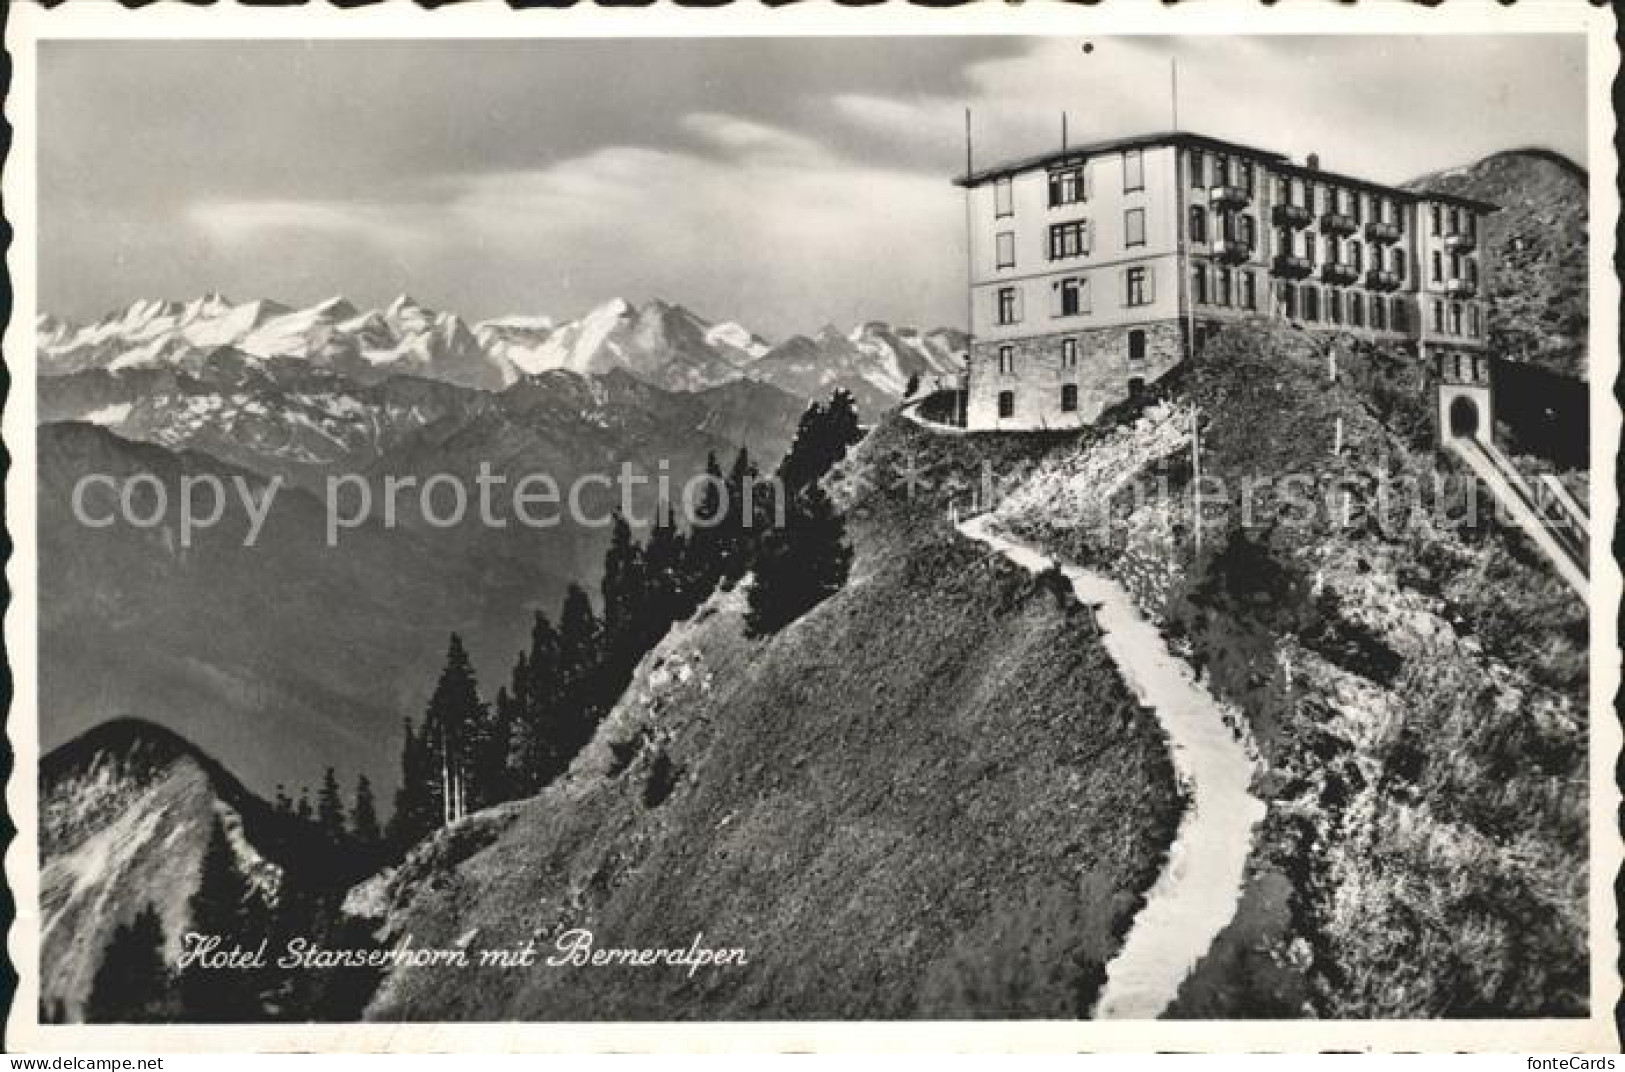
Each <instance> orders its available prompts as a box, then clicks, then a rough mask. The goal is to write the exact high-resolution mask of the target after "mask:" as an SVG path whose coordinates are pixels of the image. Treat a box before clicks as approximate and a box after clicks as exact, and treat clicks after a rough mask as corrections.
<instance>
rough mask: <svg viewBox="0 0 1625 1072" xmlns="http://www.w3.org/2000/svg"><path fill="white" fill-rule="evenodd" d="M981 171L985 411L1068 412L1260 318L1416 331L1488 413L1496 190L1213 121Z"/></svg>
mask: <svg viewBox="0 0 1625 1072" xmlns="http://www.w3.org/2000/svg"><path fill="white" fill-rule="evenodd" d="M956 182H957V184H958V185H961V186H964V187H966V189H967V196H968V199H969V206H968V213H969V222H970V233H969V236H968V240H969V243H970V250H969V256H970V260H971V279H970V287H971V314H972V315H971V332H972V335H973V338H974V342H973V344H972V347H971V355H970V367H969V378H968V379H969V386H968V397H967V401H966V420H967V425H968V426H969V427H971V428H983V429H994V428H1006V429H1034V428H1058V427H1061V428H1064V427H1074V426H1078V425H1082V424H1085V423H1088V422H1090V421H1093V420H1094V419H1095V418H1097V417H1098V416H1099V415H1100V413H1101V411H1102V410H1104V409H1105V408H1107V407H1108V406H1111V405H1112V404H1114V403H1116V402H1118V401H1121V400H1123V399H1125V398H1127V397H1129V396H1130V395H1132V394H1133V393H1134V392H1135V391H1137V390H1138V389H1140V388H1141V387H1143V386H1144V385H1146V384H1149V383H1151V382H1153V381H1155V380H1157V379H1158V378H1159V377H1161V376H1163V375H1164V374H1166V373H1167V372H1168V371H1169V370H1171V369H1172V368H1174V367H1175V366H1176V365H1178V364H1179V363H1180V362H1181V361H1183V360H1185V359H1186V358H1187V357H1188V356H1191V355H1192V354H1193V353H1195V354H1199V353H1200V349H1201V343H1202V340H1203V339H1204V338H1205V337H1206V335H1207V334H1208V333H1209V332H1210V331H1211V330H1213V328H1214V327H1216V326H1217V325H1219V324H1222V323H1225V322H1226V321H1233V320H1239V319H1245V318H1250V317H1259V318H1266V319H1270V320H1277V321H1288V322H1291V323H1293V324H1298V325H1301V326H1302V327H1303V328H1305V329H1309V330H1319V331H1338V332H1349V333H1352V334H1355V335H1359V336H1363V337H1367V338H1370V339H1372V340H1376V341H1382V342H1389V343H1394V344H1399V345H1403V346H1406V347H1408V348H1410V349H1411V350H1413V352H1415V353H1416V355H1417V358H1418V360H1422V361H1429V362H1432V363H1433V364H1434V367H1435V368H1436V370H1437V372H1438V375H1439V380H1440V383H1441V401H1440V405H1441V413H1442V414H1443V413H1447V412H1448V413H1452V414H1454V415H1455V416H1452V417H1451V418H1450V419H1452V420H1457V419H1467V418H1463V417H1460V416H1459V414H1460V412H1461V409H1462V407H1460V406H1457V407H1456V409H1455V410H1451V409H1450V408H1449V407H1450V405H1451V403H1452V401H1453V400H1454V399H1455V398H1456V397H1466V398H1469V399H1470V400H1471V401H1472V402H1473V403H1474V406H1473V407H1472V408H1473V410H1474V412H1473V414H1472V417H1471V419H1473V420H1475V421H1480V422H1482V426H1483V427H1486V428H1487V427H1488V425H1489V422H1490V419H1491V416H1490V410H1489V403H1490V399H1489V386H1488V385H1489V367H1488V359H1487V355H1486V354H1485V352H1484V337H1485V322H1484V320H1485V312H1484V305H1483V303H1482V301H1481V288H1482V280H1483V279H1484V278H1485V271H1484V266H1483V264H1482V254H1481V253H1480V251H1479V244H1478V239H1479V234H1480V229H1481V226H1480V225H1481V223H1482V220H1483V218H1484V216H1485V215H1487V214H1488V213H1491V212H1494V211H1496V208H1495V206H1493V205H1489V204H1486V203H1483V202H1480V201H1473V200H1470V199H1467V198H1461V197H1453V196H1448V195H1444V194H1436V193H1421V192H1417V191H1411V190H1403V189H1399V188H1396V187H1392V186H1385V185H1382V184H1380V183H1375V182H1371V181H1368V180H1365V179H1360V178H1355V177H1353V176H1350V175H1342V174H1337V173H1334V172H1331V171H1327V170H1323V169H1322V168H1321V167H1320V166H1319V161H1318V160H1317V158H1316V157H1314V156H1311V157H1310V158H1309V159H1308V161H1307V162H1306V163H1303V164H1297V163H1294V162H1292V161H1290V160H1288V159H1287V158H1286V157H1285V156H1282V155H1281V154H1279V153H1273V152H1268V151H1266V150H1262V149H1255V148H1251V147H1249V146H1245V145H1238V144H1235V143H1233V142H1226V141H1221V140H1219V139H1217V138H1209V137H1205V136H1202V135H1199V134H1186V133H1162V134H1150V135H1144V136H1140V137H1132V138H1120V139H1116V140H1112V141H1106V142H1099V143H1096V144H1092V145H1080V146H1076V147H1069V148H1064V149H1061V150H1059V151H1054V152H1049V153H1044V154H1041V155H1038V156H1033V157H1029V158H1026V159H1022V160H1016V161H1011V162H1008V163H1004V164H999V165H997V166H994V167H989V168H985V169H981V170H977V171H975V172H973V173H971V174H969V175H965V176H961V177H960V178H959V179H957V180H956Z"/></svg>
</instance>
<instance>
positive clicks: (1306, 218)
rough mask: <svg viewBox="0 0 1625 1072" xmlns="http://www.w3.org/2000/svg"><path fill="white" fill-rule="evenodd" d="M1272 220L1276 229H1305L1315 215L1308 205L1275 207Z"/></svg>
mask: <svg viewBox="0 0 1625 1072" xmlns="http://www.w3.org/2000/svg"><path fill="white" fill-rule="evenodd" d="M1274 219H1275V225H1276V226H1277V227H1307V226H1309V224H1310V223H1312V222H1314V219H1315V214H1314V213H1313V212H1311V211H1309V206H1308V205H1276V206H1275V212H1274Z"/></svg>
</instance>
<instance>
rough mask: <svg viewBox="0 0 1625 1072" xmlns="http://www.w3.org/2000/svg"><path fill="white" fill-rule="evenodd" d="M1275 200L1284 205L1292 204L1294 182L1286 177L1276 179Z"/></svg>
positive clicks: (1280, 176)
mask: <svg viewBox="0 0 1625 1072" xmlns="http://www.w3.org/2000/svg"><path fill="white" fill-rule="evenodd" d="M1275 200H1277V201H1279V202H1280V203H1281V204H1283V205H1290V204H1292V182H1291V180H1289V179H1288V178H1287V177H1286V176H1285V175H1278V176H1276V178H1275Z"/></svg>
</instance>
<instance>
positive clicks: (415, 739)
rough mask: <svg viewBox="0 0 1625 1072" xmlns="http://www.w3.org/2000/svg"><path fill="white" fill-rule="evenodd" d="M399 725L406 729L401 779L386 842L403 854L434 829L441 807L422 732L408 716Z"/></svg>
mask: <svg viewBox="0 0 1625 1072" xmlns="http://www.w3.org/2000/svg"><path fill="white" fill-rule="evenodd" d="M401 725H402V727H403V729H404V731H405V733H404V738H403V743H402V745H401V782H400V785H399V786H397V787H396V789H395V810H394V812H393V814H391V815H390V818H389V842H390V845H391V847H392V849H393V850H394V851H395V852H397V853H401V854H403V855H404V854H405V853H406V852H407V850H409V849H410V848H411V847H412V846H413V845H416V844H417V843H418V842H419V841H422V840H423V838H424V837H425V836H427V835H428V834H429V832H430V831H432V830H433V829H434V828H435V825H436V823H437V821H438V819H439V815H440V808H439V805H438V804H437V803H436V799H435V794H434V789H435V783H434V777H433V772H432V771H431V770H430V766H429V750H428V748H427V746H426V744H425V742H424V737H423V733H422V732H421V731H419V730H418V729H417V727H416V726H414V725H413V724H412V720H411V719H410V718H404V719H402V720H401Z"/></svg>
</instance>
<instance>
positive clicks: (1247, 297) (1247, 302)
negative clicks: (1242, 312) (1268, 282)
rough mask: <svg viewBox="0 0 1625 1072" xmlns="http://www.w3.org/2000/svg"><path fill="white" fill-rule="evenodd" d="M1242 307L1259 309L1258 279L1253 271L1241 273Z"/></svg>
mask: <svg viewBox="0 0 1625 1072" xmlns="http://www.w3.org/2000/svg"><path fill="white" fill-rule="evenodd" d="M1241 307H1242V308H1243V309H1250V310H1253V311H1254V312H1256V311H1257V310H1258V280H1257V279H1256V278H1254V276H1253V273H1251V272H1242V273H1241Z"/></svg>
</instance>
